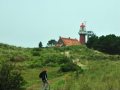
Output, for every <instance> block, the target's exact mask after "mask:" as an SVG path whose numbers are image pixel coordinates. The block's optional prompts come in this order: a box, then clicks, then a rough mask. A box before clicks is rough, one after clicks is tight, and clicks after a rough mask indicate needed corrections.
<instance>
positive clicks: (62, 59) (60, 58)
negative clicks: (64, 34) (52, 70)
mask: <svg viewBox="0 0 120 90" xmlns="http://www.w3.org/2000/svg"><path fill="white" fill-rule="evenodd" d="M69 62H72V60H70V59H69V58H68V57H66V56H64V55H61V54H49V55H47V57H46V59H45V60H44V61H43V65H53V64H55V66H56V65H57V64H58V65H60V64H66V63H69Z"/></svg>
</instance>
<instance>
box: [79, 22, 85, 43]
mask: <svg viewBox="0 0 120 90" xmlns="http://www.w3.org/2000/svg"><path fill="white" fill-rule="evenodd" d="M86 34H87V32H86V26H85V25H84V23H82V24H81V25H80V30H79V35H80V39H79V41H80V43H81V44H85V40H86V39H85V36H86Z"/></svg>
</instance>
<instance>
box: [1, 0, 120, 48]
mask: <svg viewBox="0 0 120 90" xmlns="http://www.w3.org/2000/svg"><path fill="white" fill-rule="evenodd" d="M82 22H86V25H87V27H86V28H87V30H92V31H94V33H96V35H98V36H101V35H107V34H116V35H117V36H120V0H0V42H1V43H7V44H11V45H16V46H22V47H37V46H38V43H39V42H40V41H42V43H43V45H44V46H46V44H47V41H48V40H50V39H56V40H58V38H59V36H63V37H71V38H77V39H79V35H78V31H79V25H80V24H81V23H82Z"/></svg>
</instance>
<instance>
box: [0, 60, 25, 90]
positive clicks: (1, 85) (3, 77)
mask: <svg viewBox="0 0 120 90" xmlns="http://www.w3.org/2000/svg"><path fill="white" fill-rule="evenodd" d="M23 84H25V81H24V79H23V77H22V75H21V72H20V71H19V70H17V69H16V68H15V66H13V65H12V64H10V63H8V62H3V63H2V64H0V90H20V89H21V86H22V85H23Z"/></svg>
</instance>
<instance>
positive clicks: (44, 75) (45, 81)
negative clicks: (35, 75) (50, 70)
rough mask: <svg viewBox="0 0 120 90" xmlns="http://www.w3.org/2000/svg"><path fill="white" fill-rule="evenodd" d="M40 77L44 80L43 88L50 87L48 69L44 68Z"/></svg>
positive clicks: (44, 89)
mask: <svg viewBox="0 0 120 90" xmlns="http://www.w3.org/2000/svg"><path fill="white" fill-rule="evenodd" d="M39 77H40V78H41V80H42V82H43V86H42V88H43V90H47V89H46V88H48V79H47V70H46V69H43V70H42V72H40V74H39Z"/></svg>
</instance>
